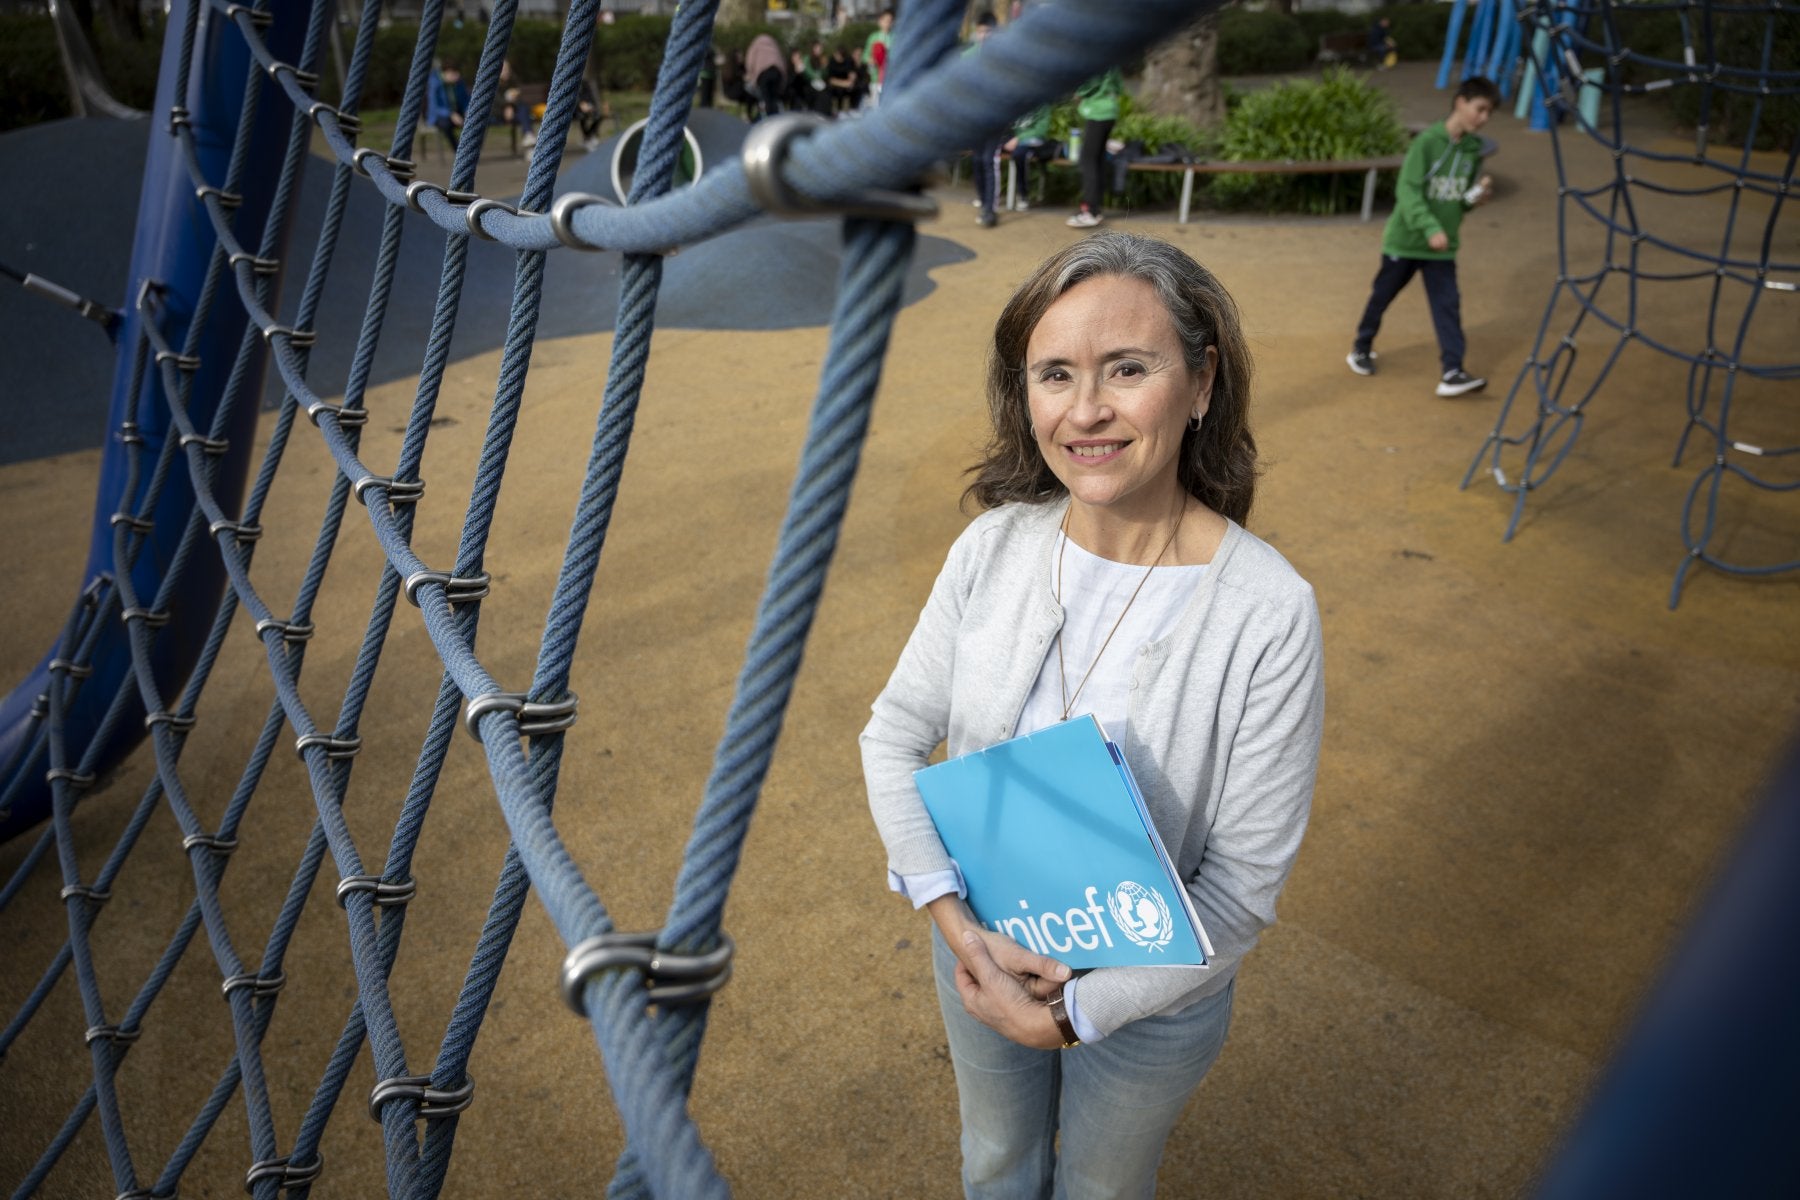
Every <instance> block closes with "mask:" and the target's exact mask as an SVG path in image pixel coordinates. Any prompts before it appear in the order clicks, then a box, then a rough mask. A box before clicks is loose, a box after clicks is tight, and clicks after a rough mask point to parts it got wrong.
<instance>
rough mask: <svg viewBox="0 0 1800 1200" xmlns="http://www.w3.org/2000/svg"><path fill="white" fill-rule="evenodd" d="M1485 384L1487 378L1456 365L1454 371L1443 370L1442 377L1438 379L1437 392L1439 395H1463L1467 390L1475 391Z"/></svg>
mask: <svg viewBox="0 0 1800 1200" xmlns="http://www.w3.org/2000/svg"><path fill="white" fill-rule="evenodd" d="M1486 386H1487V380H1485V379H1482V378H1480V377H1479V376H1476V375H1471V374H1469V373H1468V372H1467V371H1465V370H1463V369H1462V368H1461V367H1458V368H1457V369H1456V370H1454V371H1445V372H1444V377H1443V378H1442V379H1440V380H1438V385H1437V394H1438V395H1440V396H1463V395H1467V394H1468V393H1469V392H1477V391H1480V390H1481V389H1482V388H1484V387H1486Z"/></svg>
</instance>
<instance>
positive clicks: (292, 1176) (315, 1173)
mask: <svg viewBox="0 0 1800 1200" xmlns="http://www.w3.org/2000/svg"><path fill="white" fill-rule="evenodd" d="M324 1169H325V1155H324V1153H323V1152H322V1151H319V1150H314V1151H313V1157H312V1161H311V1162H309V1163H303V1164H301V1165H300V1166H295V1165H294V1164H293V1160H292V1159H291V1157H282V1158H265V1159H263V1160H262V1161H261V1162H254V1163H251V1164H250V1170H249V1171H248V1172H246V1173H245V1175H244V1190H245V1191H246V1192H249V1193H250V1194H251V1195H255V1194H256V1185H257V1184H258V1183H261V1182H262V1181H263V1180H265V1179H279V1180H281V1186H282V1187H283V1188H284V1189H285V1188H291V1187H300V1186H301V1185H303V1184H308V1183H312V1182H314V1181H315V1180H317V1179H318V1178H319V1172H320V1171H323V1170H324Z"/></svg>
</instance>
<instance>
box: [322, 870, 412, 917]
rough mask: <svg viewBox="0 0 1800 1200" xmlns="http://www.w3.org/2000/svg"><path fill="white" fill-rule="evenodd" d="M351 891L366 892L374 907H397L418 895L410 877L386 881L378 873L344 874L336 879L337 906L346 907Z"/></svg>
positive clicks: (347, 906)
mask: <svg viewBox="0 0 1800 1200" xmlns="http://www.w3.org/2000/svg"><path fill="white" fill-rule="evenodd" d="M353 892H368V893H369V895H370V897H371V898H372V899H373V902H374V904H375V907H376V908H399V907H401V906H402V905H404V904H406V902H407V901H409V900H411V899H412V898H413V897H414V896H416V895H418V892H419V885H418V884H417V883H416V882H414V881H413V880H412V879H411V878H407V879H403V880H401V881H400V882H399V883H388V882H387V881H386V880H384V879H382V877H381V876H379V875H346V876H344V877H343V878H342V879H340V880H338V885H337V906H338V907H339V908H343V909H348V908H349V907H350V903H349V901H350V896H351V893H353Z"/></svg>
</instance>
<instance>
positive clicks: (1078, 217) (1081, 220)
mask: <svg viewBox="0 0 1800 1200" xmlns="http://www.w3.org/2000/svg"><path fill="white" fill-rule="evenodd" d="M1104 220H1106V218H1105V217H1103V216H1101V215H1100V214H1098V213H1091V212H1089V211H1088V210H1087V209H1085V208H1084V209H1082V210H1081V211H1080V212H1078V213H1076V214H1075V215H1074V216H1072V217H1070V218H1069V219H1068V221H1067V222H1066V224H1067V225H1068V226H1069V227H1070V228H1071V229H1092V228H1093V227H1094V226H1096V225H1098V224H1099V223H1100V222H1102V221H1104Z"/></svg>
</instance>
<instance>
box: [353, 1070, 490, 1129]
mask: <svg viewBox="0 0 1800 1200" xmlns="http://www.w3.org/2000/svg"><path fill="white" fill-rule="evenodd" d="M474 1099H475V1077H474V1076H473V1075H470V1074H467V1073H465V1074H464V1075H463V1081H462V1085H461V1086H460V1087H454V1088H434V1087H432V1086H431V1076H429V1075H396V1076H394V1077H393V1078H392V1079H384V1080H382V1081H381V1082H380V1083H378V1084H376V1085H375V1087H374V1089H373V1090H372V1091H370V1092H369V1116H370V1117H371V1118H372V1119H373V1120H374V1121H375V1122H376V1123H377V1124H379V1123H380V1122H381V1106H382V1105H384V1104H386V1103H387V1102H388V1101H389V1100H417V1101H418V1102H419V1112H418V1119H419V1120H423V1121H435V1120H437V1119H438V1118H440V1117H454V1116H455V1115H456V1114H457V1113H459V1112H461V1111H462V1110H463V1109H465V1108H467V1107H469V1105H470V1104H471V1103H473V1102H474Z"/></svg>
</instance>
